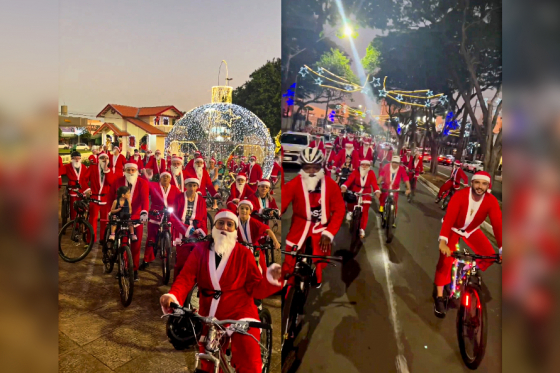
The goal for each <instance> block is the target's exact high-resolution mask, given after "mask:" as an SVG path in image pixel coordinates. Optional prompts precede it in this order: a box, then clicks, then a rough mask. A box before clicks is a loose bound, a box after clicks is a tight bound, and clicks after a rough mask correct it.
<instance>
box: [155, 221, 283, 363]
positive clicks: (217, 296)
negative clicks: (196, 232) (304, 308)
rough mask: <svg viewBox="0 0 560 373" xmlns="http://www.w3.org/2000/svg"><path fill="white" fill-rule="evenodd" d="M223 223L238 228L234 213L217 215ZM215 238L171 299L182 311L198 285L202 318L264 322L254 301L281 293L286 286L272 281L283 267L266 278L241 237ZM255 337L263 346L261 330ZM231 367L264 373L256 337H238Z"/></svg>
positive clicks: (198, 250)
mask: <svg viewBox="0 0 560 373" xmlns="http://www.w3.org/2000/svg"><path fill="white" fill-rule="evenodd" d="M222 218H228V219H231V220H233V221H234V222H235V223H236V225H238V219H237V216H236V215H235V214H234V213H233V212H231V211H229V210H221V211H219V212H218V213H217V214H216V218H215V219H216V220H218V219H222ZM220 235H223V236H224V238H223V241H217V239H218V238H220V237H221V236H220ZM212 237H213V238H214V241H215V242H214V243H210V242H200V243H197V244H196V245H195V247H194V249H193V251H192V253H191V254H190V255H189V258H188V260H187V262H186V263H185V266H184V267H183V270H182V271H181V273H180V274H179V275H178V277H177V278H176V279H175V281H174V282H173V285H172V286H171V289H170V290H169V293H168V295H170V296H171V297H172V298H173V299H174V301H175V302H176V303H178V304H181V305H182V304H184V302H185V299H186V298H187V295H188V294H189V292H190V291H191V290H192V288H193V286H194V285H195V284H197V285H198V288H199V290H200V309H199V310H198V313H199V314H200V315H201V316H212V317H215V318H217V319H218V320H226V319H230V320H245V321H256V322H260V319H259V312H258V309H257V306H256V305H255V303H254V299H264V298H266V297H268V296H270V295H272V294H274V293H276V292H278V291H280V289H281V287H280V282H279V281H277V280H275V279H274V278H273V277H272V271H273V270H276V269H277V268H278V264H273V265H271V266H270V267H269V268H267V270H266V274H265V275H262V274H261V273H260V271H259V269H258V267H257V264H256V263H255V258H254V256H253V253H252V252H251V250H249V249H248V248H246V247H245V246H243V245H241V244H240V243H238V242H236V241H235V239H236V238H237V231H234V232H225V231H220V230H218V229H217V228H214V230H213V233H212ZM225 237H227V240H226V239H225ZM218 252H219V254H218ZM165 311H166V310H164V312H165ZM249 333H251V334H252V336H253V337H255V338H256V340H257V341H258V340H260V330H259V329H255V328H251V329H249ZM200 350H201V352H203V351H204V344H201V345H200ZM231 364H232V365H233V367H235V369H236V371H237V372H239V373H257V372H260V371H261V370H262V360H261V348H260V346H259V344H258V343H257V342H256V341H255V340H254V339H253V338H252V337H251V336H246V335H242V334H239V333H234V334H232V336H231ZM209 365H210V364H208V363H207V362H205V361H202V362H201V369H202V370H205V371H209V370H210V369H209V368H210V367H209Z"/></svg>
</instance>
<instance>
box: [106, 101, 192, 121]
mask: <svg viewBox="0 0 560 373" xmlns="http://www.w3.org/2000/svg"><path fill="white" fill-rule="evenodd" d="M111 109H112V110H115V111H116V112H117V113H119V115H120V116H121V117H123V118H138V117H147V116H156V115H160V114H161V113H163V112H165V111H167V110H173V111H174V112H175V113H176V114H177V116H181V115H182V114H183V113H181V111H179V109H177V108H176V107H175V106H173V105H166V106H152V107H143V108H137V107H133V106H125V105H115V104H108V105H107V106H105V107H104V108H103V110H101V112H100V113H99V114H97V116H98V117H101V116H104V115H105V114H106V113H107V112H108V111H109V110H111Z"/></svg>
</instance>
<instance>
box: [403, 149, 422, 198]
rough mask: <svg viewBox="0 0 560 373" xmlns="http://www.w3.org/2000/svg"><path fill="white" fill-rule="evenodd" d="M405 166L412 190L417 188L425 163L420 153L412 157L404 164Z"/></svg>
mask: <svg viewBox="0 0 560 373" xmlns="http://www.w3.org/2000/svg"><path fill="white" fill-rule="evenodd" d="M404 166H405V168H406V169H407V172H408V178H409V180H410V187H411V189H412V190H415V189H416V183H417V181H418V177H419V176H420V174H421V173H423V172H424V165H423V164H422V158H420V157H419V155H418V154H416V156H415V157H412V158H411V159H410V161H409V162H408V163H405V164H404Z"/></svg>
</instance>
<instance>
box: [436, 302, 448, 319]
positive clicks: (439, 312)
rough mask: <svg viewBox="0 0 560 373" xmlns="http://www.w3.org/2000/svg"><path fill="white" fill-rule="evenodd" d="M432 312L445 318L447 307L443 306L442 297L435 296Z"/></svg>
mask: <svg viewBox="0 0 560 373" xmlns="http://www.w3.org/2000/svg"><path fill="white" fill-rule="evenodd" d="M434 313H435V314H436V316H437V317H439V318H440V319H443V318H445V314H446V313H447V307H445V298H444V297H436V300H435V302H434Z"/></svg>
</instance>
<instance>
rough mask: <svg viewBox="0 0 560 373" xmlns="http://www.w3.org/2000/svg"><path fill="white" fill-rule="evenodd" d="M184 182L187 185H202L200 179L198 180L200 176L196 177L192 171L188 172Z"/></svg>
mask: <svg viewBox="0 0 560 373" xmlns="http://www.w3.org/2000/svg"><path fill="white" fill-rule="evenodd" d="M184 183H185V185H187V184H188V183H196V185H198V186H200V180H198V177H196V175H193V174H192V173H187V174H186V175H185V181H184Z"/></svg>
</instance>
